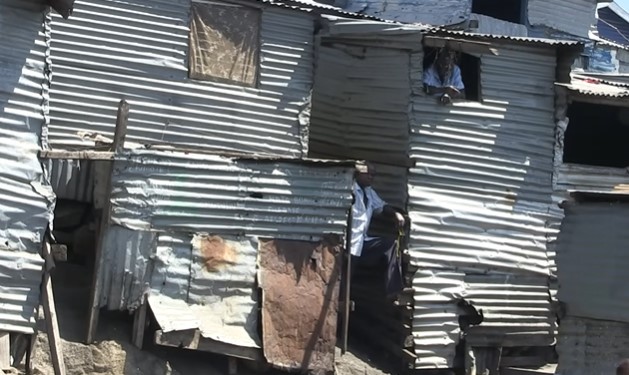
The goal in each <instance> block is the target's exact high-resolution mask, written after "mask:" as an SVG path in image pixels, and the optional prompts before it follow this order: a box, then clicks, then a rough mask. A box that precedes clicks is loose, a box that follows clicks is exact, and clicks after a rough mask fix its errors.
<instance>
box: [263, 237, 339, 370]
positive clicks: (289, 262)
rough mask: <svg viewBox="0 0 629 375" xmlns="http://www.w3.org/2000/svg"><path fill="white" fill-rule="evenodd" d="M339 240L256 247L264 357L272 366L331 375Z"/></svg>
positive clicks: (269, 242) (267, 243) (269, 243)
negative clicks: (258, 258)
mask: <svg viewBox="0 0 629 375" xmlns="http://www.w3.org/2000/svg"><path fill="white" fill-rule="evenodd" d="M341 251H342V246H341V241H340V239H339V238H335V237H328V238H326V239H325V240H324V241H321V242H319V243H317V242H302V241H286V240H262V241H261V242H260V253H259V257H260V285H261V287H262V291H263V302H262V335H263V347H264V355H265V357H266V359H267V360H268V361H269V363H270V364H272V365H273V366H274V367H277V368H282V369H299V370H309V371H312V372H313V373H326V372H332V371H334V348H335V345H336V326H337V314H338V298H339V279H340V274H341V264H342V259H341V256H340V255H341Z"/></svg>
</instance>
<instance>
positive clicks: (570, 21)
mask: <svg viewBox="0 0 629 375" xmlns="http://www.w3.org/2000/svg"><path fill="white" fill-rule="evenodd" d="M596 3H597V1H596V0H529V1H528V17H529V23H530V24H531V25H533V26H547V27H550V28H553V29H556V30H559V31H563V32H566V33H569V34H572V35H576V36H582V37H587V36H588V34H589V32H590V30H593V28H594V27H595V26H594V25H595V23H596Z"/></svg>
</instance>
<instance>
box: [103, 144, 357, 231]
mask: <svg viewBox="0 0 629 375" xmlns="http://www.w3.org/2000/svg"><path fill="white" fill-rule="evenodd" d="M349 169H351V168H349ZM352 181H353V178H352V173H351V171H350V172H348V168H347V167H335V166H333V165H329V166H326V164H325V163H323V164H321V165H317V164H316V163H312V164H304V163H300V162H295V163H290V162H285V163H281V162H272V161H264V160H237V161H233V162H232V161H231V160H230V159H227V158H222V157H219V156H210V155H202V154H191V153H181V152H172V153H168V152H157V151H135V152H134V153H132V154H131V155H130V156H129V160H128V161H125V160H120V161H118V162H116V168H115V172H114V177H113V193H112V198H111V202H112V205H113V209H112V222H113V223H114V224H116V225H121V226H125V227H127V228H130V229H134V230H156V231H166V230H171V231H186V232H190V233H197V232H203V231H206V232H210V233H221V234H235V235H238V234H242V233H246V234H248V235H258V236H271V237H274V238H287V239H299V240H306V241H312V240H318V239H319V238H320V236H321V235H322V234H323V233H336V234H342V233H343V232H344V230H345V227H346V224H347V220H346V216H347V208H348V206H349V205H350V204H351V201H352V196H351V189H348V186H351V184H352Z"/></svg>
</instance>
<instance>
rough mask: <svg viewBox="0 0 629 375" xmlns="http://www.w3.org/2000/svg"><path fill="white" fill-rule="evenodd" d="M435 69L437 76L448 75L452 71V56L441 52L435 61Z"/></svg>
mask: <svg viewBox="0 0 629 375" xmlns="http://www.w3.org/2000/svg"><path fill="white" fill-rule="evenodd" d="M437 69H438V70H439V74H441V75H442V76H443V77H446V76H448V75H450V71H451V69H452V54H451V53H449V52H443V53H441V54H440V55H439V58H438V59H437Z"/></svg>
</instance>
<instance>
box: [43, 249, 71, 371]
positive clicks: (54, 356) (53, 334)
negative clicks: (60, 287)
mask: <svg viewBox="0 0 629 375" xmlns="http://www.w3.org/2000/svg"><path fill="white" fill-rule="evenodd" d="M42 255H43V258H44V260H45V270H44V281H43V285H42V293H43V296H42V298H43V304H42V305H43V307H44V316H45V319H46V328H47V330H48V342H49V344H50V358H51V360H52V366H53V368H54V371H55V375H65V374H66V366H65V362H64V359H63V343H62V341H61V336H60V335H59V322H58V321H57V309H56V307H55V298H54V294H53V290H52V279H51V278H50V271H51V270H52V269H53V268H54V267H55V264H54V260H53V258H52V252H51V251H50V242H49V240H48V238H46V240H45V241H44V246H43V254H42Z"/></svg>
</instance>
